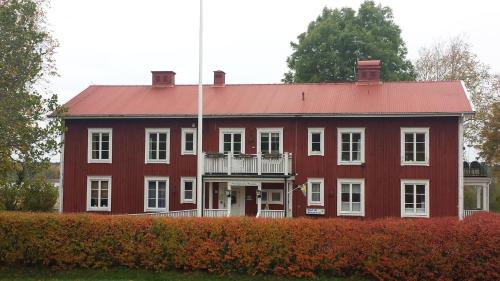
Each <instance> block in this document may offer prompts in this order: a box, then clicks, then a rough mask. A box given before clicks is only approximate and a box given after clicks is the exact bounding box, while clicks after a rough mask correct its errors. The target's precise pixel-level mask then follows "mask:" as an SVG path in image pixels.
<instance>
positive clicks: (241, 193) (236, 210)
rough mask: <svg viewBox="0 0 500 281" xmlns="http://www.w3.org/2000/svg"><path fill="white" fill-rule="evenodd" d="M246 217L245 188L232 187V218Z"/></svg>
mask: <svg viewBox="0 0 500 281" xmlns="http://www.w3.org/2000/svg"><path fill="white" fill-rule="evenodd" d="M244 215H245V187H244V186H231V216H232V217H239V216H244Z"/></svg>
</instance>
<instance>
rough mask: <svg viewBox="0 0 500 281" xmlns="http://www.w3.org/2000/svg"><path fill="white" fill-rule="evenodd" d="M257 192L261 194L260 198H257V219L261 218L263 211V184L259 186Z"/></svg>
mask: <svg viewBox="0 0 500 281" xmlns="http://www.w3.org/2000/svg"><path fill="white" fill-rule="evenodd" d="M257 190H258V191H259V193H260V197H257V217H260V211H261V209H262V183H260V182H259V183H258V184H257Z"/></svg>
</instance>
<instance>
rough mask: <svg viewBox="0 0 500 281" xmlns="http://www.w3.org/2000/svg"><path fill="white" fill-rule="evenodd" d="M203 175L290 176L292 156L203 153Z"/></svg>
mask: <svg viewBox="0 0 500 281" xmlns="http://www.w3.org/2000/svg"><path fill="white" fill-rule="evenodd" d="M203 158H204V169H205V174H227V175H231V174H256V175H262V174H281V175H290V174H292V155H291V154H289V153H284V154H278V155H273V154H270V155H265V154H231V153H227V154H221V153H217V154H210V153H204V156H203Z"/></svg>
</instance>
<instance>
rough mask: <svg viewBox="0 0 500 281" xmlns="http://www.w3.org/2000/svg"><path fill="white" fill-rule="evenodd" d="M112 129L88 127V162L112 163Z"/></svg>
mask: <svg viewBox="0 0 500 281" xmlns="http://www.w3.org/2000/svg"><path fill="white" fill-rule="evenodd" d="M112 132H113V130H112V129H88V153H87V162H88V163H111V160H112V158H113V157H112V150H111V147H112V145H113V141H112V140H113V134H112Z"/></svg>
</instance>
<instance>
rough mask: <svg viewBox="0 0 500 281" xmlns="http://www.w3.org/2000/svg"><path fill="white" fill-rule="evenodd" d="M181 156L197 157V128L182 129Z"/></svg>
mask: <svg viewBox="0 0 500 281" xmlns="http://www.w3.org/2000/svg"><path fill="white" fill-rule="evenodd" d="M181 145H182V148H181V155H196V128H182V137H181Z"/></svg>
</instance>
